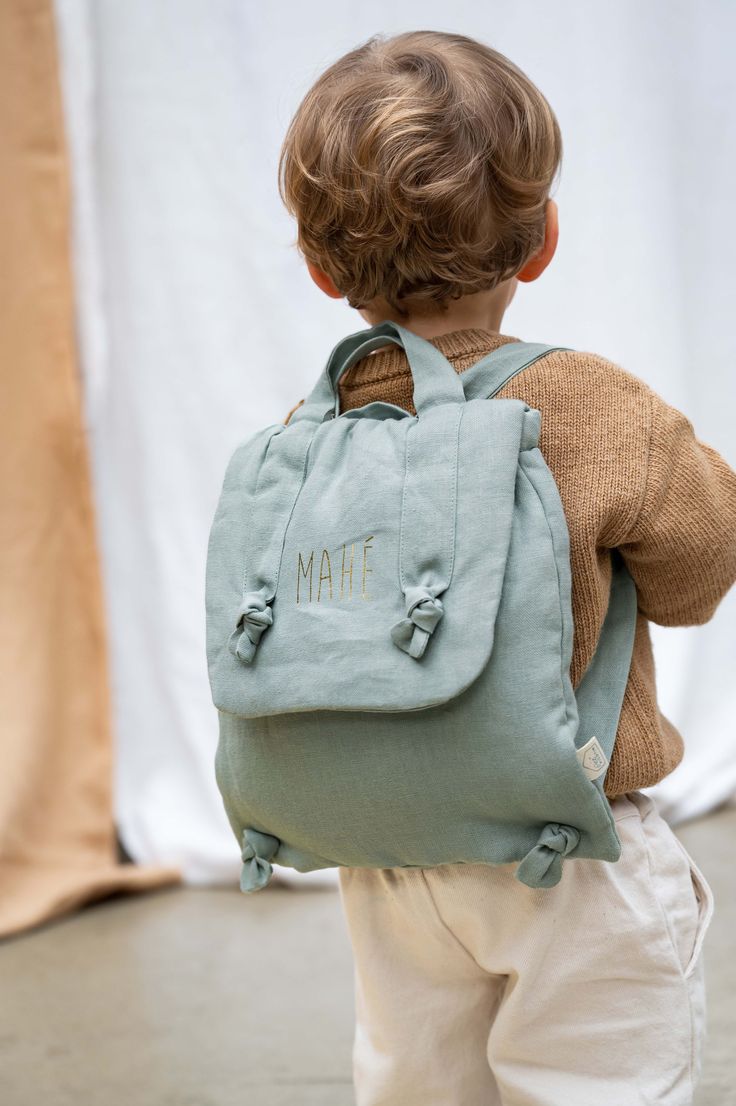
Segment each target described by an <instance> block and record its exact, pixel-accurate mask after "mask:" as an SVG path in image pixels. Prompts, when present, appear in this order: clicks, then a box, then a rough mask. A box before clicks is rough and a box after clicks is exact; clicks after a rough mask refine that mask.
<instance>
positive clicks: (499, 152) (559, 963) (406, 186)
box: [280, 31, 736, 1106]
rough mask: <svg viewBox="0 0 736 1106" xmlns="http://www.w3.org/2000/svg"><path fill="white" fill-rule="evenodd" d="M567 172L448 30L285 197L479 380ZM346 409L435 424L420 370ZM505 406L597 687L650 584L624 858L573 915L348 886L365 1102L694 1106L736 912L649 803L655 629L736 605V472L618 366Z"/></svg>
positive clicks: (349, 379)
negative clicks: (562, 544)
mask: <svg viewBox="0 0 736 1106" xmlns="http://www.w3.org/2000/svg"><path fill="white" fill-rule="evenodd" d="M560 157H561V140H560V132H559V128H558V125H557V121H556V119H555V116H554V114H553V113H552V111H551V109H550V107H549V105H548V103H547V101H546V100H545V98H544V97H543V96H542V95H541V93H540V92H539V90H538V89H537V88H536V87H535V86H534V85H533V84H532V83H531V82H530V81H529V79H528V78H527V77H526V76H525V75H524V74H523V73H522V72H520V70H519V69H518V68H517V67H516V66H514V65H513V64H512V63H511V62H510V61H508V59H506V58H505V57H503V56H502V55H501V54H499V53H497V52H496V51H494V50H491V49H489V48H487V47H485V46H483V45H481V44H480V43H478V42H476V41H474V40H472V39H469V38H466V37H464V36H462V35H455V34H440V33H434V32H430V31H421V32H416V33H410V34H402V35H397V36H396V37H393V38H389V39H382V38H380V37H376V38H373V39H371V40H370V41H368V42H367V43H365V44H364V45H363V46H361V47H359V48H358V49H356V50H353V51H351V52H350V53H349V54H347V55H346V56H345V57H343V58H341V59H340V60H339V61H337V62H336V63H335V64H334V65H333V66H331V68H330V69H328V70H327V71H326V72H325V73H324V74H323V75H322V76H321V77H320V79H319V80H318V81H317V83H316V84H315V85H314V87H313V88H312V89H311V90H310V91H309V93H308V94H307V96H306V97H305V99H304V100H303V102H302V104H301V106H300V107H299V109H298V111H297V114H296V116H295V117H294V119H293V121H292V123H291V125H290V127H289V130H288V133H287V136H286V139H285V142H284V147H283V150H282V155H281V164H280V184H281V191H282V195H283V197H284V200H285V202H286V205H287V207H288V208H289V210H290V211H291V212H292V214H294V215H295V216H296V219H297V222H298V232H299V236H298V243H299V247H300V249H301V252H302V253H303V255H304V257H305V259H306V262H307V265H308V268H309V272H310V274H311V276H312V278H313V279H314V281H315V282H316V283H317V284H318V286H319V287H320V288H321V289H322V290H323V291H324V292H325V293H326V294H327V295H328V296H332V297H335V298H343V297H344V298H346V299H347V301H348V302H349V303H350V305H351V306H353V307H355V308H357V310H358V311H359V312H360V314H361V315H362V317H363V318H364V319H365V320H366V321H367V322H368V323H369V324H371V325H373V324H375V323H378V322H380V321H381V320H384V319H391V320H394V321H396V322H399V323H401V325H402V326H404V327H406V328H407V329H410V330H413V331H415V332H416V333H417V334H420V335H421V336H422V337H424V338H427V339H429V340H430V341H432V342H433V343H434V344H435V345H436V346H437V347H438V349H439V350H441V352H442V353H443V354H444V355H445V356H446V357H447V358H448V359H449V360H450V361H451V362H452V364H453V366H454V368H455V369H456V371H457V372H459V373H461V372H463V370H464V369H467V368H468V367H469V366H470V365H472V364H473V363H474V362H476V361H477V360H479V359H480V358H481V357H482V356H483V355H484V354H486V353H488V352H490V351H491V350H494V349H496V348H498V347H499V346H501V345H504V344H505V343H507V342H513V341H517V340H518V339H516V338H513V337H511V336H510V335H506V334H503V333H502V331H501V324H502V320H503V315H504V311H505V309H506V307H507V306H508V304H509V302H510V301H511V299H512V297H513V295H514V292H515V290H516V287H517V284H518V282H519V281H532V280H536V279H537V277H539V276H540V275H541V274H542V273H543V272H544V270H545V269H546V267H547V266H548V265H549V263H550V261H551V260H552V258H553V256H554V253H555V247H556V245H557V233H558V229H557V208H556V205H555V202H554V201H553V200H552V199H550V188H551V186H552V183H553V181H554V178H555V176H556V173H557V170H558V168H559V163H560ZM534 337H535V338H538V337H540V336H537V335H535V336H534ZM339 390H340V407H341V410H347V409H349V408H353V407H359V406H362V405H363V404H366V403H369V402H371V401H373V400H384V401H388V402H391V403H394V404H398V405H400V406H401V407H403V408H405V409H407V410H409V411H411V412H412V413H414V408H413V405H412V380H411V375H410V372H409V368H408V364H407V361H406V357H405V354H404V352H403V351H402V350H400V349H397V348H396V347H394V346H391V347H389V348H385V349H380V350H378V351H376V352H374V353H373V354H371V355H369V356H367V357H365V358H364V359H363V360H362V361H360V362H358V363H357V364H356V365H355V366H353V368H352V369H351V370H349V371H348V373H347V374H346V375H345V376H344V377H343V379H342V380H341V381H340V385H339ZM498 394H499V396H501V397H513V398H516V399H521V400H524V401H525V402H526V403H527V404H529V405H530V406H531V407H534V408H537V409H538V410H540V411H541V413H542V434H541V440H540V448H541V450H542V453H543V455H544V457H545V460H546V461H547V464H548V465H549V467H550V469H551V470H552V473H553V475H554V477H555V479H556V482H557V485H558V487H559V490H560V494H561V498H562V502H563V506H564V509H565V516H566V520H567V524H568V528H569V533H570V546H571V549H570V556H571V568H572V579H573V596H572V603H573V616H574V627H575V637H574V647H573V660H572V667H571V676H572V681H573V686H576V685H577V684H578V683H579V681H580V678H581V677H582V675H583V673H584V672H585V670H586V667H587V665H588V664H589V662H590V660H591V658H592V656H593V654H594V652H595V648H596V644H597V641H598V635H599V633H600V629H601V625H602V622H603V618H604V615H605V612H606V608H607V604H608V581H609V579H610V550H612V549H614V548H617V549H618V550H620V553H621V554H622V556H623V558H624V560H625V562H626V565H627V566H628V569H629V572H630V573H631V575H632V576H633V578H634V581H635V583H636V587H637V593H638V606H639V613H638V618H637V628H636V637H635V645H634V654H633V661H632V664H631V670H630V675H629V680H628V686H627V689H626V694H625V698H624V703H623V709H622V713H621V718H620V724H619V728H618V733H617V738H616V744H615V747H614V751H613V756H612V759H611V763H610V767H609V769H608V772H607V775H606V777H605V782H604V791H605V794H606V796H607V797H608V799H609V801H610V803H611V807H612V811H613V816H614V819H615V822H616V828H617V831H618V835H619V837H620V839H621V844H622V855H621V858H620V860H619V861H618V862H616V863H608V862H604V861H596V860H576V861H575V862H574V863H570V864H568V865H567V866H566V867H565V868H564V874H563V877H562V879H561V881H560V883H559V884H558V885H557V886H555V887H553V888H548V889H532V888H530V887H527V886H525V885H524V884H522V883H521V882H519V881H518V880H516V879H515V878H514V869H515V865H514V864H509V865H500V866H496V867H490V866H487V865H482V864H457V865H440V866H438V867H433V868H409V867H408V868H384V869H370V868H345V867H343V868H340V869H339V879H340V893H341V899H342V903H343V906H344V909H345V914H346V918H347V923H348V928H349V932H350V937H351V941H352V944H353V949H354V953H355V988H356V995H355V998H356V1020H357V1025H356V1034H355V1042H354V1050H353V1061H354V1081H355V1089H356V1096H357V1103H358V1106H430V1104H436V1106H494V1104H495V1106H498V1104H503V1106H599V1104H610V1106H653V1104H655V1103H656V1104H661V1106H686V1104H689V1103H691V1102H692V1094H693V1087H694V1085H695V1083H696V1081H697V1078H698V1075H699V1071H700V1055H701V1047H702V1041H703V1036H704V1024H705V1022H704V1019H705V994H704V983H703V962H702V955H701V948H702V942H703V937H704V935H705V932H706V930H707V928H708V924H709V921H710V918H711V915H712V911H713V898H712V892H711V889H710V887H709V886H708V884H707V882H706V880H705V879H704V877H703V875H702V873H701V872H700V870H699V868H698V867H697V865H696V864H695V862H694V861H693V859H692V858H691V857H690V856H689V854H688V853H687V851H686V850H685V849H684V847H683V846H682V845H681V843H680V842H679V841H678V839H677V837H676V836H675V835H674V833H673V832H672V831H671V829H670V828H669V826H668V825H667V823H666V822H665V821H664V820H663V819H662V817H661V816H660V814H659V813H658V811H657V808H656V805H655V804H654V802H653V801H652V799H651V798H650V797H649V796H647V795H645V794H644V793H643V792H642V791H641V790H640V789H641V788H644V787H649V786H650V785H652V784H654V783H656V782H657V781H658V780H660V779H662V778H663V777H664V776H666V775H668V774H669V773H670V772H671V771H672V770H673V769H674V768H675V767H676V766H677V765H678V764H679V762H680V760H681V759H682V755H683V743H682V739H681V737H680V735H679V734H678V732H677V731H676V730H675V728H674V727H673V726H672V724H671V723H670V722H668V721H667V719H665V718H664V717H663V716H662V715H661V714H660V713H659V711H658V709H657V699H656V690H655V680H654V664H653V659H652V650H651V643H650V637H649V622H650V621H653V622H657V623H659V624H660V625H666V626H683V625H695V624H698V623H703V622H706V621H707V620H708V619H709V618H710V617H711V616H712V614H713V612H714V610H715V608H716V606H717V605H718V603H719V601H720V600H721V599H722V597H723V596H724V595H725V594H726V592H727V591H728V589H729V587H730V586H731V584H732V583H733V582H734V580H735V579H736V474H734V472H732V471H731V469H730V468H729V467H728V465H727V464H726V463H725V461H724V460H723V459H722V458H721V457H720V456H719V455H718V454H717V453H716V452H715V451H714V450H713V449H711V448H710V447H709V446H707V445H704V444H703V443H701V442H700V441H698V440H697V439H696V437H695V436H694V432H693V427H692V426H691V424H690V422H689V421H688V420H687V419H686V418H685V417H684V415H682V414H680V412H679V411H677V410H675V409H674V408H672V407H670V406H668V405H667V404H666V403H665V402H664V401H663V400H662V399H661V398H660V397H659V396H658V395H656V393H654V392H653V391H652V390H651V389H650V388H649V387H647V385H646V384H644V383H643V382H642V381H641V380H639V379H637V378H636V377H634V376H632V375H630V374H629V373H627V372H625V371H623V370H622V369H620V368H618V367H616V366H615V365H613V364H611V363H610V362H609V361H607V360H605V359H604V358H603V357H599V356H597V355H595V354H592V353H580V352H568V351H559V352H554V353H551V354H548V355H547V356H546V357H544V358H542V359H540V360H539V361H537V362H535V363H534V364H533V365H532V366H530V367H529V368H527V369H526V370H524V372H522V373H521V374H520V375H518V376H517V377H515V378H514V379H513V380H512V381H511V382H510V383H508V384H507V385H506V386H505V387H504V388H503V389H502V390H501V391H500V392H499V393H498ZM290 414H291V412H290ZM287 421H288V420H287Z"/></svg>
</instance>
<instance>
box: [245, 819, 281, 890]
mask: <svg viewBox="0 0 736 1106" xmlns="http://www.w3.org/2000/svg"><path fill="white" fill-rule="evenodd" d="M280 844H281V842H280V841H279V839H278V837H272V836H271V834H270V833H260V832H259V831H258V830H254V829H250V827H248V828H246V829H244V830H243V852H242V857H243V870H242V871H241V873H240V890H241V891H245V892H247V891H260V889H261V888H262V887H265V886H266V884H267V883H268V882H269V880H270V879H271V874H272V872H273V868H272V867H271V865H270V863H269V861H270V860H272V859H273V857H274V856H275V855H276V853H277V852H278V848H279V845H280Z"/></svg>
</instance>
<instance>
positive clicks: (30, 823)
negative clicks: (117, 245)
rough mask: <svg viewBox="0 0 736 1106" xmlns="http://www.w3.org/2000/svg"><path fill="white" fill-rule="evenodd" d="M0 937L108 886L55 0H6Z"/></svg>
mask: <svg viewBox="0 0 736 1106" xmlns="http://www.w3.org/2000/svg"><path fill="white" fill-rule="evenodd" d="M0 242H1V243H2V260H1V262H0V373H1V374H2V388H1V389H0V497H1V499H0V527H1V533H2V538H1V546H0V549H1V552H0V751H1V756H2V766H1V770H0V936H7V935H8V934H12V933H18V932H20V931H21V930H25V929H27V928H29V927H31V926H34V925H37V924H38V923H40V922H42V921H44V920H46V919H49V918H52V917H54V916H57V915H60V914H63V913H65V912H67V911H70V910H72V909H74V908H76V907H78V906H80V905H81V904H82V903H85V902H88V901H91V900H93V899H99V898H102V897H104V896H106V895H108V894H110V893H112V892H116V891H141V890H145V889H148V888H153V887H157V886H160V885H163V884H167V883H172V882H178V881H179V880H180V873H179V871H178V869H176V868H153V867H147V868H143V867H139V866H136V865H133V864H121V863H118V859H117V844H116V837H115V827H114V823H113V815H112V744H111V734H110V704H109V697H108V686H107V673H106V664H107V655H106V646H105V627H104V621H103V610H102V598H101V587H100V569H99V562H98V555H97V549H96V545H95V534H94V518H93V512H92V502H91V493H90V477H89V465H88V458H87V449H86V443H85V434H84V427H83V422H82V413H81V402H80V387H79V374H78V371H77V365H76V351H75V345H74V305H73V287H72V277H71V266H70V256H69V180H68V167H67V160H66V152H65V146H64V134H63V123H62V112H61V101H60V91H59V78H58V67H57V51H56V37H55V28H54V22H53V6H52V2H51V0H2V3H0Z"/></svg>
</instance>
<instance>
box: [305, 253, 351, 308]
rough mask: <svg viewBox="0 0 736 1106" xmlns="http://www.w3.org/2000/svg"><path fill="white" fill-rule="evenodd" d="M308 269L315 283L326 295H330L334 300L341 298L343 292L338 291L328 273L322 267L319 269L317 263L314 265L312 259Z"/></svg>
mask: <svg viewBox="0 0 736 1106" xmlns="http://www.w3.org/2000/svg"><path fill="white" fill-rule="evenodd" d="M307 269H308V270H309V275H310V276H311V278H312V280H313V281H314V283H315V284H316V285H317V287H318V288H320V289H321V290H322V291H323V292H324V293H325V295H326V296H329V297H330V299H333V300H341V299H342V292H340V291H338V289H337V288H336V287H335V285H334V284H333V283H332V280H331V278H330V277H328V275H327V273H323V272H322V270H321V269H318V268H317V266H316V265H313V264H312V262H311V261H308V262H307Z"/></svg>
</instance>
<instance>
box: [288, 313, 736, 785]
mask: <svg viewBox="0 0 736 1106" xmlns="http://www.w3.org/2000/svg"><path fill="white" fill-rule="evenodd" d="M515 341H518V339H517V338H512V337H511V336H509V335H505V334H496V333H492V332H489V331H485V330H456V331H453V332H452V333H451V334H443V335H441V336H439V337H437V338H433V339H432V342H433V343H434V345H436V346H437V348H438V349H439V350H440V351H441V352H442V353H444V355H445V356H446V357H447V358H448V360H449V361H451V363H452V364H453V366H454V368H455V369H456V371H457V372H462V371H463V370H464V369H467V368H469V367H470V366H471V365H472V364H474V363H475V362H476V361H477V360H479V358H480V357H482V356H483V355H484V354H486V353H489V352H490V351H491V350H493V349H497V348H498V347H499V346H501V345H503V344H505V343H506V342H515ZM339 389H340V409H341V410H348V409H350V408H352V407H360V406H362V405H363V404H365V403H369V402H371V401H373V400H384V401H386V402H389V403H395V404H397V405H398V406H400V407H403V408H405V409H406V410H408V411H410V412H411V413H412V414H414V413H415V412H414V405H413V403H412V379H411V374H410V372H409V368H408V364H407V361H406V356H405V354H404V352H403V350H401V349H399V348H398V347H396V346H391V347H386V348H384V349H380V350H378V351H376V352H375V353H372V354H370V355H369V356H368V357H366V358H364V359H363V360H362V361H359V362H358V363H357V364H356V365H354V366H353V367H352V368H351V369H350V370H349V371H348V372H347V373H346V374H345V376H344V378H343V380H342V381H341V382H340V385H339ZM498 395H499V397H504V398H507V397H510V398H515V399H521V400H524V402H526V403H528V404H529V406H530V407H535V408H537V409H538V410H540V411H541V413H542V432H541V437H540V442H539V445H540V449H541V451H542V454H543V456H544V458H545V460H546V462H547V464H548V465H549V467H550V469H551V470H552V474H553V476H554V478H555V480H556V482H557V486H558V488H559V490H560V496H561V498H562V505H563V507H564V511H565V517H566V519H567V524H568V529H569V533H570V562H571V570H572V609H573V622H574V638H573V656H572V665H571V678H572V683H573V687H576V686H577V684H578V683H579V681H580V679H581V677H582V675H583V673H584V672H585V669H586V667H587V665H588V664H589V662H590V659H591V657H592V656H593V653H594V652H595V648H596V645H597V642H598V635H599V633H600V629H601V626H602V624H603V619H604V617H605V613H606V608H607V605H608V592H609V582H610V557H609V552H608V551H609V549H612V548H613V547H618V548H619V549H620V551H621V553H622V555H623V557H624V558H625V560H626V563H627V565H628V568H629V571H630V572H631V575H632V576H633V578H634V580H635V582H636V587H637V592H638V598H639V614H638V617H637V626H636V636H635V641H634V655H633V660H632V664H631V671H630V673H629V680H628V684H627V687H626V694H625V696H624V702H623V708H622V711H621V719H620V722H619V727H618V732H617V736H616V743H615V746H614V749H613V755H612V758H611V764H610V766H609V768H608V772H607V773H606V777H605V780H604V791H605V793H606V794H607V795H608V796H609V797H613V796H614V795H618V794H621V793H623V792H626V791H632V790H635V789H637V788H640V787H648V786H650V785H651V784H654V783H656V782H657V781H658V780H661V779H662V778H663V777H664V776H666V775H668V774H669V773H670V772H671V771H672V770H673V769H674V768H675V767H676V766H677V765H678V764H679V763H680V761H681V759H682V756H683V751H684V750H683V742H682V738H681V736H680V734H679V733H678V732H677V730H676V729H675V727H674V726H673V725H672V723H671V722H669V721H668V720H667V719H666V718H665V717H664V716H663V715H662V714H661V713H660V711H659V709H658V707H657V693H656V687H655V677H654V660H653V656H652V646H651V640H650V636H649V621H652V622H657V623H659V624H660V625H662V626H688V625H696V624H699V623H702V622H707V621H708V619H709V618H711V616H712V615H713V612H714V610H715V608H716V606H717V605H718V603H719V601H720V600H721V599H722V598H723V596H724V595H725V594H726V592H727V591H728V589H729V587H730V586H731V585H732V584H733V583H734V581H735V580H736V473H734V472H733V471H732V469H731V468H730V467H729V466H728V465H727V464H726V462H725V461H724V460H723V458H722V457H721V456H720V455H719V454H718V453H716V451H715V450H713V449H711V448H710V447H709V446H707V445H704V444H703V443H702V442H700V441H698V439H697V438H696V437H695V435H694V432H693V427H692V425H691V423H690V422H689V421H688V420H687V419H686V418H685V416H684V415H682V414H681V413H680V412H679V411H677V410H676V409H675V408H673V407H670V406H669V405H668V404H666V403H665V402H664V400H663V399H661V398H660V397H659V396H658V395H657V394H656V393H655V392H654V391H652V389H651V388H649V387H648V386H647V385H646V384H645V383H644V382H643V381H641V380H639V379H638V378H637V377H635V376H633V375H631V374H630V373H627V372H625V371H624V370H623V369H620V368H618V367H617V366H616V365H614V364H612V363H611V362H610V361H607V360H605V359H604V358H603V357H599V356H597V355H596V354H593V353H581V352H577V351H576V352H572V351H569V352H568V351H565V352H556V353H551V354H548V355H547V356H546V357H544V358H542V359H541V360H540V361H538V362H536V363H535V364H534V365H531V366H530V367H529V368H527V369H525V370H524V371H523V372H522V373H520V374H519V375H518V376H516V377H515V378H514V379H513V380H511V381H510V382H509V383H508V384H507V385H506V386H505V387H504V388H502V389H501V391H500V392H498ZM297 406H299V404H297ZM295 409H296V408H294V409H293V410H295ZM291 414H292V412H291V411H290V412H289V415H287V418H286V421H287V422H288V419H289V417H290V415H291Z"/></svg>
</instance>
